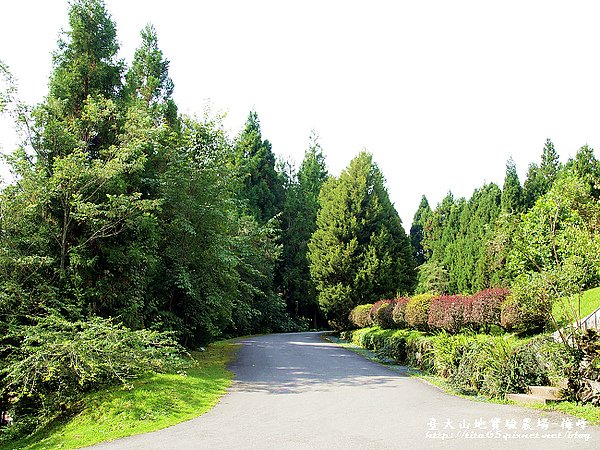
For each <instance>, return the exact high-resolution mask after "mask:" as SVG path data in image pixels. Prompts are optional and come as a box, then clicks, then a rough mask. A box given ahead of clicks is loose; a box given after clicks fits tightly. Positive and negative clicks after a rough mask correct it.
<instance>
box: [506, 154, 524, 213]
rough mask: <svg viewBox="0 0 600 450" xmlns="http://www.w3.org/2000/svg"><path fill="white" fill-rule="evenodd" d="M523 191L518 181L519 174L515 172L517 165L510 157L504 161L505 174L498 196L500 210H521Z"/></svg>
mask: <svg viewBox="0 0 600 450" xmlns="http://www.w3.org/2000/svg"><path fill="white" fill-rule="evenodd" d="M522 196H523V192H522V188H521V182H520V181H519V175H518V174H517V167H516V166H515V162H514V161H513V159H512V158H510V159H509V160H508V162H507V163H506V176H505V178H504V186H502V196H501V198H500V205H501V208H502V212H504V213H508V214H511V213H515V212H519V211H521V210H522V207H523V198H522Z"/></svg>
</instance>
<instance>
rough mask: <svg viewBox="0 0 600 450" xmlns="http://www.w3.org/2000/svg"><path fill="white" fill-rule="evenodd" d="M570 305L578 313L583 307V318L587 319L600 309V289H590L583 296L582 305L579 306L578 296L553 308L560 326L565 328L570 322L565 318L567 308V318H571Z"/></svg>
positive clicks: (559, 302)
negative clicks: (586, 317)
mask: <svg viewBox="0 0 600 450" xmlns="http://www.w3.org/2000/svg"><path fill="white" fill-rule="evenodd" d="M569 303H570V304H571V305H572V306H573V310H574V311H575V312H576V313H577V312H578V310H579V307H580V306H581V317H585V316H587V315H588V314H591V313H593V312H594V311H595V310H596V309H597V308H599V307H600V287H597V288H594V289H589V290H587V291H585V292H584V293H583V294H582V295H581V305H579V299H578V297H577V296H575V297H573V298H571V299H570V300H569V301H557V302H556V303H554V306H553V307H552V315H553V316H554V317H555V318H556V319H557V321H558V323H559V325H561V326H564V325H567V324H568V323H569V320H567V319H566V317H565V308H567V310H568V315H567V317H570V316H571V315H572V313H571V312H570V307H569V306H568V305H569Z"/></svg>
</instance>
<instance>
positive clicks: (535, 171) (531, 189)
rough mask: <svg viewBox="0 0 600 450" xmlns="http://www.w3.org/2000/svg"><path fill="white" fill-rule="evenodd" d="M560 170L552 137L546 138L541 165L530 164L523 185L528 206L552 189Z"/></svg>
mask: <svg viewBox="0 0 600 450" xmlns="http://www.w3.org/2000/svg"><path fill="white" fill-rule="evenodd" d="M559 171H560V163H559V161H558V154H557V152H556V150H555V148H554V144H553V143H552V141H551V140H550V139H546V144H545V145H544V149H543V151H542V157H541V162H540V165H539V166H538V165H537V164H530V166H529V172H528V173H527V178H526V180H525V183H524V185H523V197H524V201H525V206H526V207H527V208H531V207H532V206H533V205H534V204H535V203H536V201H537V200H538V198H540V197H542V196H543V195H545V194H546V193H547V192H548V191H549V190H550V188H551V187H552V184H553V183H554V180H555V179H556V177H557V175H558V173H559Z"/></svg>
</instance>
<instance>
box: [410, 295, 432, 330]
mask: <svg viewBox="0 0 600 450" xmlns="http://www.w3.org/2000/svg"><path fill="white" fill-rule="evenodd" d="M432 298H433V295H431V294H420V295H415V296H414V297H413V298H411V299H410V300H409V301H408V303H407V304H406V310H405V311H404V318H405V320H406V323H407V324H408V326H409V327H410V328H414V329H417V330H420V331H427V330H428V329H429V327H428V320H429V305H430V304H431V299H432Z"/></svg>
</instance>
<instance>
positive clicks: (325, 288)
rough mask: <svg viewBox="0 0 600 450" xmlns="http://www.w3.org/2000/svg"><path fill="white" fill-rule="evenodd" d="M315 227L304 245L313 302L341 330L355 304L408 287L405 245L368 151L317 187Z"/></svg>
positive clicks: (409, 268) (409, 273)
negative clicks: (313, 287)
mask: <svg viewBox="0 0 600 450" xmlns="http://www.w3.org/2000/svg"><path fill="white" fill-rule="evenodd" d="M319 203H320V206H321V209H320V210H319V213H318V215H317V229H316V231H315V232H314V234H313V236H312V238H311V240H310V242H309V244H308V247H309V254H308V255H309V261H310V272H311V276H312V278H313V280H314V281H315V283H316V287H317V291H318V293H319V294H318V298H319V304H320V305H321V308H322V309H323V310H324V311H325V312H326V314H327V317H328V318H329V320H330V321H331V322H332V323H333V325H334V326H337V327H340V328H344V327H345V326H346V325H347V320H348V319H347V317H348V313H349V312H350V310H351V309H352V308H353V307H354V306H356V305H358V304H361V303H367V302H373V301H376V300H378V299H379V298H386V297H387V298H391V297H392V296H393V295H395V294H396V293H397V292H398V291H400V292H402V291H409V290H411V289H412V286H413V281H414V272H413V268H414V264H413V262H412V257H411V254H410V243H409V240H408V237H407V236H406V234H405V232H404V230H403V228H402V223H401V221H400V218H399V216H398V213H397V212H396V210H395V209H394V207H393V205H392V203H391V201H390V199H389V197H388V194H387V191H386V189H385V186H384V180H383V175H382V174H381V171H380V170H379V168H378V167H377V165H376V164H374V163H373V161H372V157H371V155H369V154H368V153H366V152H362V153H361V154H359V155H358V156H357V157H356V158H354V159H353V160H352V162H351V163H350V165H349V167H348V168H347V169H346V170H344V171H343V172H342V174H341V175H340V177H339V178H338V179H334V178H330V179H329V180H328V181H327V182H325V184H324V185H323V188H322V189H321V194H320V196H319Z"/></svg>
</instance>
